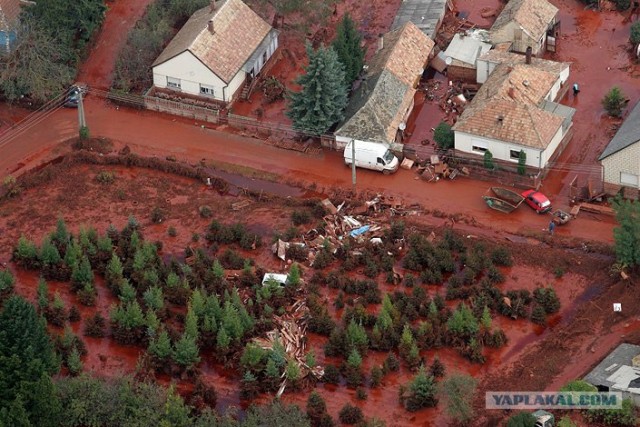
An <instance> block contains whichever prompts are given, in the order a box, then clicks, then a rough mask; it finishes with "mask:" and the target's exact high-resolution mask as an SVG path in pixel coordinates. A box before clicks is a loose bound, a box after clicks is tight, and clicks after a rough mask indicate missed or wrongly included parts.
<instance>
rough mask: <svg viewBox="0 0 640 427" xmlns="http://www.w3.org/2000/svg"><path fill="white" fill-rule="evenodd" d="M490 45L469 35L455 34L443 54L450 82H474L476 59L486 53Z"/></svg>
mask: <svg viewBox="0 0 640 427" xmlns="http://www.w3.org/2000/svg"><path fill="white" fill-rule="evenodd" d="M490 49H491V44H490V43H486V42H483V41H482V40H481V39H480V37H476V36H474V33H471V34H456V35H455V36H453V39H452V40H451V42H450V43H449V46H448V47H447V50H445V52H444V56H445V57H446V58H448V59H446V63H447V64H448V66H447V76H448V77H449V79H450V80H463V81H466V82H473V83H475V82H476V68H477V62H478V57H480V56H481V55H482V54H484V53H486V52H488V51H489V50H490Z"/></svg>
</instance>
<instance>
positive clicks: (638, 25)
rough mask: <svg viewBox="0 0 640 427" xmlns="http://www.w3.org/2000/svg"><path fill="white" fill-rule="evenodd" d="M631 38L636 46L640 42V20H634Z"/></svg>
mask: <svg viewBox="0 0 640 427" xmlns="http://www.w3.org/2000/svg"><path fill="white" fill-rule="evenodd" d="M629 39H630V40H631V43H632V44H633V46H636V45H637V44H638V43H640V22H634V23H633V24H632V25H631V34H630V36H629Z"/></svg>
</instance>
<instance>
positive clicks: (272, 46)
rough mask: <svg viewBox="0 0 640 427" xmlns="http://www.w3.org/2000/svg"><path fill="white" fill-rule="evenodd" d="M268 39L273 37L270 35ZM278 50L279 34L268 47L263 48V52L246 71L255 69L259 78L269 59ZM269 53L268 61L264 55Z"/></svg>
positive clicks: (255, 73)
mask: <svg viewBox="0 0 640 427" xmlns="http://www.w3.org/2000/svg"><path fill="white" fill-rule="evenodd" d="M267 37H271V36H270V35H269V36H267ZM277 49H278V34H277V33H276V35H275V37H274V38H273V39H272V40H271V43H269V44H268V45H267V46H265V47H264V48H262V50H261V51H260V52H259V53H258V55H257V57H256V60H255V61H254V62H253V64H251V67H246V68H245V69H246V70H251V68H253V71H254V76H257V75H258V74H259V73H260V71H262V69H263V68H264V66H265V64H266V63H267V62H268V61H269V59H270V58H271V57H272V56H273V54H274V53H275V51H276V50H277ZM265 52H266V53H267V60H266V61H264V60H263V55H264V53H265Z"/></svg>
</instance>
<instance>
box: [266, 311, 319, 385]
mask: <svg viewBox="0 0 640 427" xmlns="http://www.w3.org/2000/svg"><path fill="white" fill-rule="evenodd" d="M308 315H309V309H308V308H307V305H306V303H305V300H304V299H298V300H296V301H295V302H294V303H293V305H292V306H291V307H290V308H289V309H288V310H287V313H286V314H284V315H282V316H274V317H273V322H274V323H275V325H276V329H274V330H271V331H269V332H267V334H266V337H265V338H254V339H253V342H254V343H255V344H256V345H257V346H258V347H260V348H262V349H264V350H273V347H274V345H275V344H276V342H279V343H280V344H281V345H282V347H283V348H284V352H285V354H286V357H287V360H288V361H294V362H295V363H296V364H297V365H298V366H299V367H300V379H301V380H304V379H305V378H307V377H308V376H309V375H312V376H313V377H314V378H315V379H320V378H322V376H323V375H324V368H323V367H322V366H309V365H307V362H306V358H305V356H306V347H307V338H306V336H307V321H308V318H309V316H308ZM282 379H283V380H282V384H281V385H280V388H279V389H278V393H277V394H276V397H280V396H281V395H282V393H283V392H284V389H285V388H286V386H287V378H286V377H285V373H283V374H282Z"/></svg>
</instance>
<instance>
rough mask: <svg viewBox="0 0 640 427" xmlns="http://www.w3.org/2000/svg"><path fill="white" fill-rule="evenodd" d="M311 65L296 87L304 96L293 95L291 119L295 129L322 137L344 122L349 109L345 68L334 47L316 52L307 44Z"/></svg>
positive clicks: (290, 95) (291, 98)
mask: <svg viewBox="0 0 640 427" xmlns="http://www.w3.org/2000/svg"><path fill="white" fill-rule="evenodd" d="M306 49H307V56H308V58H309V65H307V67H306V68H305V71H306V73H305V74H303V75H301V76H300V77H298V79H297V80H296V83H297V84H298V85H300V86H301V87H302V90H301V91H300V92H291V93H289V109H288V111H287V113H286V114H287V117H289V118H290V119H291V120H292V121H293V127H294V128H295V129H297V130H301V131H304V132H307V133H310V134H313V135H321V134H323V133H324V132H326V131H327V129H329V128H330V127H331V126H332V125H333V124H334V123H336V122H338V121H340V120H342V118H343V117H344V115H343V110H344V107H345V106H346V105H347V88H346V85H345V72H344V66H343V65H342V64H341V63H340V60H339V59H338V55H337V54H336V52H335V51H334V50H333V48H331V47H320V48H319V49H318V50H313V48H312V47H311V44H309V43H307V45H306Z"/></svg>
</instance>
